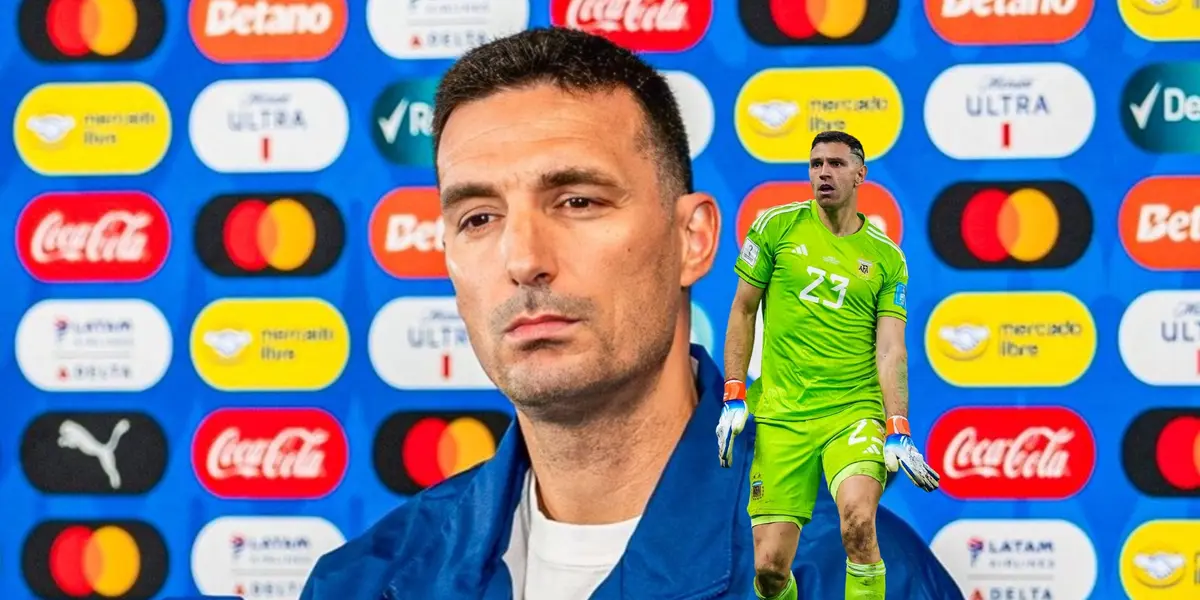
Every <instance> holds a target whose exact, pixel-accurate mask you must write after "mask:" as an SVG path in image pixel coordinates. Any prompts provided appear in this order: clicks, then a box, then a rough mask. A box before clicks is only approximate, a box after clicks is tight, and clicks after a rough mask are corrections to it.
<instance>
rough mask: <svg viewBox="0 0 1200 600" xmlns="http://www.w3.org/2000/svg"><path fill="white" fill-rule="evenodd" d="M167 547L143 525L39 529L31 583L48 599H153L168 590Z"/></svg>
mask: <svg viewBox="0 0 1200 600" xmlns="http://www.w3.org/2000/svg"><path fill="white" fill-rule="evenodd" d="M166 552H167V549H166V545H165V544H164V543H163V539H162V536H161V535H159V533H158V532H157V531H155V530H154V528H153V527H151V526H150V525H147V524H145V523H142V522H139V521H123V522H111V523H90V522H88V523H84V522H79V523H74V522H65V521H52V522H46V523H42V524H40V525H38V526H37V527H35V528H34V530H33V532H32V533H30V535H29V538H28V539H26V542H25V549H24V552H23V557H22V561H21V562H22V567H23V571H24V575H25V579H26V581H27V582H28V584H29V587H30V589H31V590H32V591H33V593H34V594H36V595H37V596H39V597H42V598H63V597H68V598H149V597H151V596H153V595H155V594H156V593H158V591H159V590H160V589H161V588H162V585H163V582H164V581H165V579H166V573H167V554H166Z"/></svg>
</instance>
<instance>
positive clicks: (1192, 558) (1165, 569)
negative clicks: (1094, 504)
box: [1120, 519, 1200, 600]
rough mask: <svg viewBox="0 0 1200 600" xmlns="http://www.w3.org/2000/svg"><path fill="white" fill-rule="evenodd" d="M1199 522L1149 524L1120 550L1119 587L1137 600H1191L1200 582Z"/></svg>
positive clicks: (1131, 537)
mask: <svg viewBox="0 0 1200 600" xmlns="http://www.w3.org/2000/svg"><path fill="white" fill-rule="evenodd" d="M1197 556H1200V519H1190V520H1184V519H1164V520H1160V521H1148V522H1146V523H1143V524H1142V525H1141V526H1140V527H1138V528H1137V529H1135V530H1134V531H1133V533H1131V534H1129V538H1128V539H1126V540H1125V546H1124V547H1123V548H1121V569H1120V571H1121V585H1123V586H1124V587H1125V593H1126V594H1128V595H1129V597H1130V598H1137V599H1138V600H1194V599H1195V598H1196V595H1195V594H1196V590H1197V589H1200V585H1198V584H1197V582H1198V581H1200V561H1197V560H1196V557H1197Z"/></svg>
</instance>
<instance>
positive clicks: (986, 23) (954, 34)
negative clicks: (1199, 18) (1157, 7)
mask: <svg viewBox="0 0 1200 600" xmlns="http://www.w3.org/2000/svg"><path fill="white" fill-rule="evenodd" d="M1151 1H1153V0H1151ZM1095 4H1096V3H1095V0H1032V1H1028V0H1021V1H1014V0H925V15H926V16H927V17H929V24H930V26H932V27H933V31H934V32H936V33H937V34H938V36H940V37H941V38H942V39H944V40H946V41H947V42H950V43H951V44H958V45H964V46H974V45H989V46H991V45H1008V44H1060V43H1062V42H1065V41H1067V40H1070V39H1071V38H1074V37H1075V36H1077V35H1079V32H1080V31H1082V30H1083V28H1084V26H1086V25H1087V23H1088V21H1089V20H1091V18H1092V12H1093V11H1094V10H1095V8H1096V6H1095Z"/></svg>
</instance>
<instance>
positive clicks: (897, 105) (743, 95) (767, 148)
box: [734, 67, 904, 163]
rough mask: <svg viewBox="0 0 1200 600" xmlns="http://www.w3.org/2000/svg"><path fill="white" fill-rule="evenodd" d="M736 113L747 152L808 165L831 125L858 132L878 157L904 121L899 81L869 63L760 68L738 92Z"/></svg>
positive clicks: (869, 157)
mask: <svg viewBox="0 0 1200 600" xmlns="http://www.w3.org/2000/svg"><path fill="white" fill-rule="evenodd" d="M830 81H836V82H837V85H829V82H830ZM735 114H736V117H735V120H734V124H735V126H736V128H737V134H738V139H740V140H741V141H742V145H743V146H745V147H746V151H747V152H749V153H750V154H751V155H752V156H754V157H755V158H757V159H759V160H761V161H763V162H769V163H781V162H800V163H807V162H808V155H809V148H810V146H811V145H812V139H813V137H814V136H816V135H817V134H818V133H820V132H822V131H826V130H830V129H837V130H842V131H848V132H851V133H853V134H854V136H855V137H857V138H858V139H859V141H861V142H862V144H863V150H864V151H865V152H866V155H867V156H866V158H867V160H874V159H876V158H880V157H881V156H883V155H885V154H887V152H888V150H891V149H892V145H893V144H895V143H896V138H898V137H899V136H900V129H901V127H902V126H903V123H904V107H903V105H902V103H901V101H900V91H899V90H897V89H896V84H895V83H894V82H893V81H892V80H891V79H890V78H888V76H887V75H886V74H884V73H883V72H882V71H879V70H877V69H872V68H869V67H843V68H818V69H767V70H764V71H759V72H758V73H756V74H755V75H754V76H753V77H751V78H750V80H749V81H747V82H746V85H744V86H743V87H742V91H741V92H740V93H739V94H738V99H737V108H736V113H735Z"/></svg>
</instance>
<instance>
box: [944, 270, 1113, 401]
mask: <svg viewBox="0 0 1200 600" xmlns="http://www.w3.org/2000/svg"><path fill="white" fill-rule="evenodd" d="M925 349H926V352H927V354H928V355H929V362H930V365H931V366H932V367H933V370H934V371H935V372H937V374H938V376H940V377H941V378H942V379H944V380H946V381H947V382H949V383H951V384H953V385H956V386H959V387H1062V386H1066V385H1069V384H1071V383H1073V382H1074V381H1075V380H1077V379H1079V378H1080V377H1081V376H1082V375H1083V373H1084V372H1085V371H1087V369H1088V367H1089V366H1091V364H1092V358H1093V357H1095V355H1096V324H1095V322H1094V321H1093V319H1092V314H1091V313H1090V312H1088V309H1087V307H1086V306H1084V305H1083V303H1082V302H1080V301H1079V299H1078V298H1076V297H1074V296H1072V295H1070V294H1067V293H1064V292H988V293H959V294H954V295H952V296H950V297H948V298H946V299H945V300H942V301H941V303H939V304H938V305H937V306H936V307H934V309H933V313H932V314H930V316H929V324H928V326H926V328H925Z"/></svg>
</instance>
